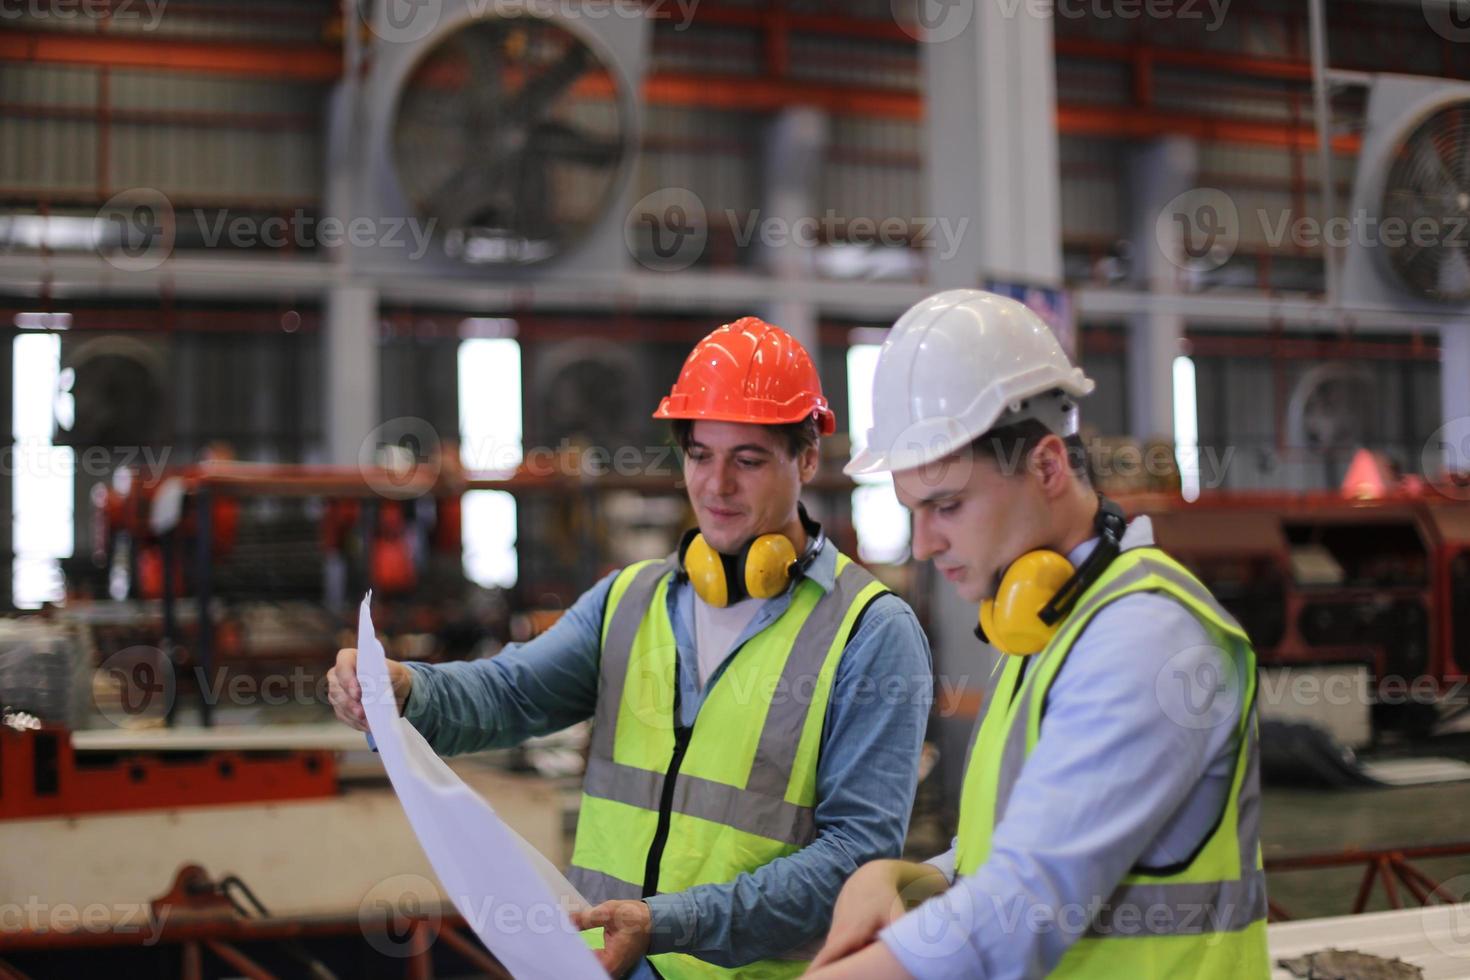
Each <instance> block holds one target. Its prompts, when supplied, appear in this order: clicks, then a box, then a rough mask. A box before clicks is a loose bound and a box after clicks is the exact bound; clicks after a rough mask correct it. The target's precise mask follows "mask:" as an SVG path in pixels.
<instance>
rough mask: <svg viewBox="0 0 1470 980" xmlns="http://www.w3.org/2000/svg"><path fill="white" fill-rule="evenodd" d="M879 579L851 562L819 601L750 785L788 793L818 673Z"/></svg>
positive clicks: (791, 659) (797, 644)
mask: <svg viewBox="0 0 1470 980" xmlns="http://www.w3.org/2000/svg"><path fill="white" fill-rule="evenodd" d="M873 581H874V579H873V576H872V575H871V574H869V573H868V571H867V570H866V569H865V568H863V567H862V566H860V565H859V564H858V563H857V562H849V563H848V565H847V567H846V568H844V569H843V570H842V574H841V575H839V576H837V581H836V583H835V584H834V585H833V587H832V591H831V592H829V593H827V594H826V595H824V596H822V598H821V599H820V600H818V601H817V604H816V605H815V606H814V607H813V608H812V611H811V614H810V615H809V616H807V619H806V622H805V623H803V624H802V626H801V631H800V632H799V633H797V634H796V640H795V641H794V642H793V643H792V646H791V653H790V655H788V656H787V658H786V666H785V668H783V669H782V671H781V679H780V681H779V682H777V686H776V689H775V693H774V696H773V697H772V698H771V705H770V707H769V708H768V709H767V710H766V721H765V725H764V726H763V727H762V728H761V737H760V741H759V742H758V743H757V744H756V749H755V761H754V762H753V763H752V764H751V767H750V779H749V780H748V781H747V782H746V789H748V790H750V791H751V792H753V793H763V794H765V795H766V796H772V797H776V798H777V799H780V798H782V797H784V796H785V795H786V788H787V786H788V785H790V783H791V773H792V770H794V769H795V768H796V751H797V748H798V746H799V745H800V743H801V730H802V728H804V727H805V726H806V718H807V714H808V712H809V711H810V709H811V699H812V697H813V695H814V694H815V692H816V681H817V675H818V674H820V673H821V672H822V665H823V664H825V663H826V661H827V653H828V651H830V650H831V649H832V643H833V641H835V640H836V639H837V630H838V628H839V627H840V626H841V625H842V620H843V618H844V617H846V616H847V613H848V610H849V609H851V608H852V604H853V603H854V602H855V601H856V600H857V597H858V593H860V592H862V591H863V589H865V588H867V587H868V586H869V585H871V584H872V583H873ZM802 692H805V693H804V695H803V693H802Z"/></svg>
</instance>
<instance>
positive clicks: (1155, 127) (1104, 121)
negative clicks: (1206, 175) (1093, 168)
mask: <svg viewBox="0 0 1470 980" xmlns="http://www.w3.org/2000/svg"><path fill="white" fill-rule="evenodd" d="M1057 127H1058V128H1059V129H1060V130H1061V131H1062V132H1063V133H1065V134H1067V135H1069V136H1097V137H1104V138H1112V139H1120V138H1129V139H1150V138H1153V137H1156V136H1165V135H1175V134H1177V135H1182V136H1192V137H1194V138H1195V139H1198V140H1203V141H1206V142H1217V143H1240V144H1245V145H1252V146H1275V147H1283V148H1287V149H1290V148H1292V147H1296V148H1298V149H1312V148H1314V147H1316V145H1317V132H1316V130H1315V129H1314V128H1312V127H1311V126H1292V125H1289V124H1283V123H1273V122H1264V121H1260V120H1255V119H1232V118H1228V117H1223V116H1202V115H1199V114H1197V113H1188V112H1162V111H1158V110H1152V111H1145V110H1139V109H1136V108H1134V107H1132V106H1122V105H1120V106H1098V105H1062V106H1058V107H1057ZM1362 145H1363V139H1362V137H1361V136H1359V135H1357V134H1352V133H1345V134H1343V135H1341V136H1338V137H1336V138H1334V139H1333V141H1332V149H1333V151H1334V152H1336V153H1339V154H1347V155H1353V154H1356V153H1357V152H1358V151H1359V150H1360V149H1361V148H1362Z"/></svg>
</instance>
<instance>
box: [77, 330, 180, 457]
mask: <svg viewBox="0 0 1470 980" xmlns="http://www.w3.org/2000/svg"><path fill="white" fill-rule="evenodd" d="M62 368H63V369H62V372H61V378H60V383H61V389H62V390H61V391H58V392H57V394H58V395H70V396H71V405H72V408H71V411H70V412H67V413H58V418H57V425H56V434H55V437H54V439H53V441H54V442H55V443H56V444H57V445H59V446H73V447H77V448H82V447H86V446H149V445H153V444H156V443H157V442H159V441H160V440H161V439H163V438H164V435H165V433H164V428H165V420H166V408H167V401H166V395H165V393H166V391H167V383H166V377H165V374H166V371H165V361H164V355H163V354H162V352H160V351H159V350H158V348H156V347H154V346H152V345H150V344H146V343H144V342H142V341H139V340H135V339H133V338H131V337H113V336H106V337H94V338H91V339H89V340H86V341H84V342H83V343H80V344H78V345H76V346H75V347H74V348H72V349H71V350H69V351H68V352H67V354H66V356H65V359H64V362H63V365H62Z"/></svg>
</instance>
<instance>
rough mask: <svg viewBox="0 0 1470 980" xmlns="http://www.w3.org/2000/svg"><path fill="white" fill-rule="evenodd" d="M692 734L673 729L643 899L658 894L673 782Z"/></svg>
mask: <svg viewBox="0 0 1470 980" xmlns="http://www.w3.org/2000/svg"><path fill="white" fill-rule="evenodd" d="M676 710H677V709H676ZM693 733H694V729H693V727H690V728H684V727H682V726H675V728H674V754H673V756H672V757H671V758H670V759H669V771H668V772H666V773H664V785H663V792H662V794H661V795H660V797H659V801H658V827H657V828H656V829H655V830H654V832H653V843H651V844H649V845H648V863H647V864H645V865H644V867H643V897H644V898H650V897H652V896H654V895H657V894H658V869H659V864H660V863H661V862H662V861H663V856H664V845H665V844H667V843H668V841H669V824H670V823H672V822H673V813H674V782H675V781H676V780H677V779H678V778H679V767H680V766H681V765H682V764H683V763H684V753H685V752H687V751H688V750H689V738H690V736H691V735H692V734H693Z"/></svg>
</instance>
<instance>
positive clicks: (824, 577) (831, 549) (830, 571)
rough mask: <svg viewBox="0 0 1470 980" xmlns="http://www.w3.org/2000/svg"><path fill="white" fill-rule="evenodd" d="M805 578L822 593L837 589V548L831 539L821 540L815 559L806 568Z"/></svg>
mask: <svg viewBox="0 0 1470 980" xmlns="http://www.w3.org/2000/svg"><path fill="white" fill-rule="evenodd" d="M806 577H807V578H809V579H811V580H812V581H813V582H815V583H817V584H818V585H820V586H821V587H822V591H823V592H831V591H832V590H833V589H835V588H837V546H836V545H835V544H833V543H832V539H831V538H826V539H823V541H822V547H821V550H819V551H818V552H817V557H815V558H813V559H812V563H811V564H810V565H808V566H807V569H806Z"/></svg>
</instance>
